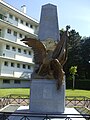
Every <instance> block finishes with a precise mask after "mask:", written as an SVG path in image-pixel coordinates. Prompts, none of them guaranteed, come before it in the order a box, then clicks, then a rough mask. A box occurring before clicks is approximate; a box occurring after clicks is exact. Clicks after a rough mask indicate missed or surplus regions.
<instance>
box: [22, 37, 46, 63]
mask: <svg viewBox="0 0 90 120" xmlns="http://www.w3.org/2000/svg"><path fill="white" fill-rule="evenodd" d="M21 41H23V42H24V43H25V44H27V45H28V46H29V47H32V50H33V51H34V62H35V64H39V65H40V64H42V63H43V59H44V58H45V57H46V48H45V46H44V45H43V43H42V42H40V41H39V40H37V39H33V38H25V39H22V40H21Z"/></svg>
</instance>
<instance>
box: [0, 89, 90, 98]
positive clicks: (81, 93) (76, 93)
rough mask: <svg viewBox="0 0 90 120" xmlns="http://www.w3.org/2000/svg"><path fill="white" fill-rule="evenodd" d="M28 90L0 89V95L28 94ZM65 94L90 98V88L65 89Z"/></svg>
mask: <svg viewBox="0 0 90 120" xmlns="http://www.w3.org/2000/svg"><path fill="white" fill-rule="evenodd" d="M29 92H30V90H29V89H28V88H25V89H24V88H15V89H12V88H11V89H0V97H3V96H6V95H9V94H24V95H25V94H26V95H29ZM66 96H86V97H89V98H90V90H71V89H67V90H66Z"/></svg>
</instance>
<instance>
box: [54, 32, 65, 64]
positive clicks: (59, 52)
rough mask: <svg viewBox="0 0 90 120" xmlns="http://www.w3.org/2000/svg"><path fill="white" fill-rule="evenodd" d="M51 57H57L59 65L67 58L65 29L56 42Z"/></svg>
mask: <svg viewBox="0 0 90 120" xmlns="http://www.w3.org/2000/svg"><path fill="white" fill-rule="evenodd" d="M52 58H53V59H58V60H59V62H60V63H61V65H64V64H65V62H66V60H67V31H65V32H64V33H63V35H62V37H61V40H60V41H59V42H58V44H57V46H56V48H55V50H54V52H53V55H52Z"/></svg>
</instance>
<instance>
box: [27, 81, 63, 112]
mask: <svg viewBox="0 0 90 120" xmlns="http://www.w3.org/2000/svg"><path fill="white" fill-rule="evenodd" d="M30 89H31V90H30V106H29V109H30V112H37V113H64V110H65V82H63V84H62V86H61V88H60V90H57V87H56V80H51V79H50V80H47V79H33V80H32V81H31V88H30Z"/></svg>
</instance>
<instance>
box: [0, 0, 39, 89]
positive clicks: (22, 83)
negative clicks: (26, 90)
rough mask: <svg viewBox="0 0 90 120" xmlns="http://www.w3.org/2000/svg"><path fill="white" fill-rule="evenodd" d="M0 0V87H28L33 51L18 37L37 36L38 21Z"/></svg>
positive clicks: (32, 65) (23, 10)
mask: <svg viewBox="0 0 90 120" xmlns="http://www.w3.org/2000/svg"><path fill="white" fill-rule="evenodd" d="M25 12H26V7H25V6H22V11H19V10H17V9H16V8H14V7H12V6H11V5H9V4H7V3H5V2H4V1H2V0H0V88H15V87H19V88H20V87H21V88H22V87H29V86H30V78H31V73H32V72H33V67H34V63H33V51H32V49H31V48H30V47H28V46H27V45H25V44H24V43H23V42H21V41H20V40H21V39H23V38H25V37H31V38H37V31H38V24H39V23H38V21H37V20H35V19H33V18H31V17H29V16H27V15H26V13H25Z"/></svg>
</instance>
